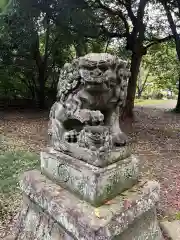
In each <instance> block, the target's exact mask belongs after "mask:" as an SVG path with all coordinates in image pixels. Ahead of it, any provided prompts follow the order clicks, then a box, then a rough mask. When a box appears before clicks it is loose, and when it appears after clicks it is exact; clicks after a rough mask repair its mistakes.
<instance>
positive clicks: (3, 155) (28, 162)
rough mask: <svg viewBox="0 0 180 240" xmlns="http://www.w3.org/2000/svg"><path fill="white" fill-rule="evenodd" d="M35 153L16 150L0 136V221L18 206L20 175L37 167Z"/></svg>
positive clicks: (37, 159)
mask: <svg viewBox="0 0 180 240" xmlns="http://www.w3.org/2000/svg"><path fill="white" fill-rule="evenodd" d="M39 165H40V164H39V157H38V155H36V154H35V153H30V152H27V151H23V150H18V149H16V148H14V147H13V146H12V145H10V144H9V142H8V139H6V138H4V137H2V136H1V141H0V219H1V220H3V218H5V217H6V216H7V214H8V215H9V214H10V213H13V212H14V211H15V209H16V208H17V207H18V206H19V204H20V198H21V193H20V188H19V178H20V175H21V174H22V173H23V172H24V171H27V170H30V169H34V168H38V167H39Z"/></svg>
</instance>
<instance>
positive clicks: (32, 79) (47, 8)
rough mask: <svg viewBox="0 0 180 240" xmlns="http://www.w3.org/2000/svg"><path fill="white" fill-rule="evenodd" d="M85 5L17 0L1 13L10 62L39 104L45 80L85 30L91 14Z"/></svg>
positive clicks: (68, 2)
mask: <svg viewBox="0 0 180 240" xmlns="http://www.w3.org/2000/svg"><path fill="white" fill-rule="evenodd" d="M86 7H87V6H86V4H84V1H83V0H82V1H81V0H75V1H74V0H73V1H71V0H68V1H61V2H60V1H56V0H54V1H51V2H50V1H41V0H39V1H34V0H30V1H24V0H23V1H22V0H18V1H16V5H15V6H14V8H13V11H11V13H9V14H8V15H7V16H6V17H5V20H6V28H4V29H3V31H4V32H3V33H4V34H1V36H2V35H3V42H4V43H5V42H7V44H6V45H7V46H8V47H9V53H10V55H11V56H10V55H9V57H10V59H11V62H10V65H11V66H12V65H13V67H14V72H16V73H17V72H18V73H19V74H18V77H19V78H20V79H21V80H22V82H23V83H24V84H25V85H26V86H27V87H28V88H29V90H30V91H31V93H32V95H33V97H34V98H36V99H37V100H38V104H39V107H41V108H44V106H45V97H46V87H47V84H48V81H49V79H51V80H52V79H54V78H52V77H51V76H52V73H53V72H58V68H60V67H62V65H63V64H64V63H65V61H66V60H68V58H69V57H71V54H70V52H71V48H72V47H71V46H72V44H74V43H75V42H76V41H77V39H81V38H80V36H83V34H85V25H86V28H87V26H88V24H89V23H88V21H89V22H90V20H89V19H90V17H91V16H90V15H89V16H88V15H87V11H88V9H87V10H86ZM82 15H83V17H82ZM85 16H86V18H85ZM75 19H76V21H75ZM83 19H86V20H84V22H83ZM55 23H56V24H55ZM89 25H92V24H89ZM93 28H94V27H93ZM77 29H78V31H77ZM88 29H90V27H89V28H88ZM83 30H84V31H83ZM93 31H94V30H92V32H93ZM86 32H87V30H86ZM4 35H5V36H7V39H5V37H4ZM9 53H8V54H9ZM66 53H67V54H66ZM4 66H5V65H4ZM16 75H17V74H16ZM56 79H57V78H56ZM54 80H55V79H54ZM48 85H49V86H54V85H55V84H54V83H53V82H52V83H51V84H48Z"/></svg>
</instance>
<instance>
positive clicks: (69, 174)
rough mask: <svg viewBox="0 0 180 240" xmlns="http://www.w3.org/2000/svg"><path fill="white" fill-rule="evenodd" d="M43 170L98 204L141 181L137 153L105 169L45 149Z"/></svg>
mask: <svg viewBox="0 0 180 240" xmlns="http://www.w3.org/2000/svg"><path fill="white" fill-rule="evenodd" d="M41 170H42V172H43V173H44V174H45V175H47V176H48V177H49V178H51V179H53V180H55V181H56V182H57V183H59V184H60V185H61V186H63V187H64V188H67V189H68V190H70V191H71V192H73V193H75V194H77V195H78V196H79V197H80V198H81V199H84V200H86V201H88V202H90V203H92V204H93V205H96V206H97V205H100V204H102V203H104V201H107V200H109V199H111V198H113V197H114V196H116V195H117V194H119V193H121V192H122V191H124V190H125V189H128V188H131V187H132V186H133V185H134V184H135V183H137V181H138V160H137V158H136V157H135V156H130V157H129V158H126V159H123V160H120V161H118V162H116V163H113V164H110V165H108V166H106V167H102V168H101V167H96V166H93V165H90V164H88V163H86V162H83V161H79V160H77V159H75V158H73V157H70V156H68V155H66V154H63V153H61V152H58V151H55V150H53V149H51V148H49V149H47V150H46V151H44V152H41Z"/></svg>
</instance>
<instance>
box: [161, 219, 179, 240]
mask: <svg viewBox="0 0 180 240" xmlns="http://www.w3.org/2000/svg"><path fill="white" fill-rule="evenodd" d="M160 226H161V228H162V230H163V232H164V233H165V234H167V236H168V237H169V238H170V240H180V221H178V220H176V221H172V222H169V221H164V222H161V223H160Z"/></svg>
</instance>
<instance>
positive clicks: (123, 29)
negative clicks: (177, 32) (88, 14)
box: [92, 0, 170, 117]
mask: <svg viewBox="0 0 180 240" xmlns="http://www.w3.org/2000/svg"><path fill="white" fill-rule="evenodd" d="M92 6H93V9H96V13H97V14H98V15H99V16H100V18H101V20H102V25H101V29H102V31H101V32H103V34H104V35H105V36H107V37H108V38H118V39H125V41H126V50H128V51H130V52H131V67H130V69H131V77H130V79H129V83H128V93H127V101H126V106H125V109H124V116H129V117H132V116H133V107H134V98H135V93H136V85H137V79H138V73H139V69H140V65H141V61H142V57H143V55H145V54H146V53H147V49H148V48H149V47H150V46H152V45H153V44H156V43H158V42H163V41H166V40H168V39H169V38H170V36H169V35H167V36H163V37H162V38H161V37H159V35H157V34H156V33H157V31H153V30H154V29H152V28H150V27H149V26H148V25H149V18H150V15H151V14H149V12H148V11H149V7H150V0H115V1H114V2H113V3H112V1H110V0H106V1H105V0H96V1H92ZM154 32H156V33H155V34H154Z"/></svg>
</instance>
